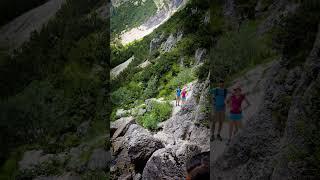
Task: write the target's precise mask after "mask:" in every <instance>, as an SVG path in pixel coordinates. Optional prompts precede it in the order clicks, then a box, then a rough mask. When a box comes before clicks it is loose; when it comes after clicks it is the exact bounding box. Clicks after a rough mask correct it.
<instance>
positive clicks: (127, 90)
mask: <svg viewBox="0 0 320 180" xmlns="http://www.w3.org/2000/svg"><path fill="white" fill-rule="evenodd" d="M141 95H142V87H141V84H139V83H136V82H130V83H129V84H128V85H127V86H123V87H120V88H119V89H117V90H116V91H114V92H112V93H111V101H112V103H113V104H115V105H116V106H120V107H131V106H130V104H132V103H134V102H135V101H136V100H137V99H139V98H140V97H141Z"/></svg>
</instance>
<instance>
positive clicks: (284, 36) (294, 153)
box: [211, 0, 320, 180]
mask: <svg viewBox="0 0 320 180" xmlns="http://www.w3.org/2000/svg"><path fill="white" fill-rule="evenodd" d="M254 2H255V3H253V4H252V6H251V8H252V9H251V10H252V14H251V17H249V16H250V14H246V18H248V19H250V18H251V19H252V18H253V17H263V19H262V21H261V23H260V26H259V28H258V31H257V33H260V34H264V33H267V32H273V33H274V34H272V36H273V37H274V41H273V44H274V45H275V46H276V47H277V48H279V49H278V50H279V51H278V52H279V53H280V59H278V60H275V61H274V63H272V64H271V66H270V68H269V70H267V71H266V72H263V74H264V78H262V79H261V82H259V83H262V84H263V86H259V89H260V90H259V91H261V92H262V94H261V95H260V96H259V97H261V102H260V103H259V104H260V106H257V107H256V109H255V110H250V111H248V112H250V113H253V114H252V115H251V116H248V118H246V123H245V124H246V125H245V127H244V128H243V130H242V131H240V132H239V133H238V134H237V135H236V136H235V138H234V139H233V140H232V141H231V144H230V145H229V146H227V147H225V148H223V150H222V152H221V151H220V152H218V153H219V154H218V156H215V158H214V159H213V161H211V178H212V179H276V180H277V179H317V178H318V177H319V173H318V172H317V171H318V170H319V166H318V165H319V159H318V158H317V155H316V154H318V153H319V150H318V147H319V144H318V140H316V139H318V137H319V134H318V133H317V131H318V129H319V128H318V121H319V118H318V117H317V115H318V114H319V102H320V101H319V96H318V94H319V86H318V84H319V70H320V68H319V67H320V61H319V60H320V56H319V52H320V46H319V42H320V39H319V37H320V26H319V22H320V18H319V17H320V16H319V14H318V13H317V12H318V11H319V8H320V6H319V4H318V3H313V2H311V1H304V2H295V1H285V0H283V1H271V2H269V3H270V4H264V5H263V6H264V7H265V8H261V7H262V4H263V3H266V1H254ZM247 5H248V4H247ZM248 6H249V5H248ZM224 7H225V9H224V11H225V13H224V15H225V16H226V17H228V18H230V19H233V21H234V23H235V24H237V23H239V19H240V22H241V18H235V17H239V16H241V10H242V9H241V8H240V7H243V6H239V5H237V3H236V2H235V1H227V3H225V6H224ZM263 9H264V10H263ZM248 10H249V11H248ZM246 12H250V8H249V9H247V11H246ZM307 17H308V18H307ZM310 17H313V18H310ZM306 19H308V21H306ZM304 26H309V27H311V29H310V31H308V33H307V34H305V33H304V31H303V30H302V29H304ZM279 45H280V46H279ZM248 80H250V79H248ZM240 82H241V80H240ZM248 85H250V83H249V84H246V85H244V86H248ZM249 97H250V95H249ZM215 148H219V145H217V144H215V146H213V148H212V150H213V151H214V150H215ZM212 153H215V152H212ZM215 155H217V154H215Z"/></svg>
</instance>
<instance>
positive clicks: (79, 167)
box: [0, 0, 110, 180]
mask: <svg viewBox="0 0 320 180" xmlns="http://www.w3.org/2000/svg"><path fill="white" fill-rule="evenodd" d="M60 6H61V8H60ZM108 7H109V5H108V3H106V1H103V0H90V1H87V0H67V1H54V0H53V1H49V2H48V3H47V4H44V5H43V6H40V7H38V8H36V9H34V10H31V11H29V12H27V13H26V14H24V15H22V16H20V17H18V18H17V19H16V20H14V21H13V22H11V23H9V24H8V25H7V26H5V27H6V29H5V30H6V32H8V33H7V34H10V36H11V37H13V38H17V39H16V40H17V41H15V40H14V39H9V40H10V42H18V40H19V42H22V41H24V43H23V44H22V45H21V46H16V49H14V50H12V49H1V53H0V61H1V63H0V64H1V65H0V77H1V80H0V86H1V88H0V89H1V92H0V107H1V112H0V114H1V115H0V141H1V150H0V151H1V152H0V179H16V180H19V179H106V178H107V177H108V171H109V168H108V162H109V160H110V153H109V152H108V149H109V148H108V146H109V143H108V142H109V141H108V139H109V136H108V134H109V132H108V126H109V121H108V117H109V115H110V113H109V112H110V105H109V103H110V101H109V100H108V98H107V95H108V93H109V86H108V83H109V79H108V77H107V76H108V73H109V67H108V63H107V62H109V60H110V57H109V51H108V50H107V46H106V42H109V33H108V32H106V29H108V27H109V21H108V20H107V17H108V16H109V13H108V12H109V8H108ZM56 12H57V13H56ZM54 14H55V15H54ZM49 16H51V17H49ZM49 19H50V20H49ZM20 25H21V26H20ZM42 25H43V26H42ZM15 28H17V29H15ZM34 28H38V29H37V31H36V32H34V33H31V34H28V33H29V30H30V31H31V30H32V29H34ZM15 30H17V32H14V31H15ZM7 34H1V35H0V36H1V39H6V36H7ZM15 36H16V37H15ZM22 37H23V38H22ZM25 37H31V38H30V39H28V38H25ZM19 38H21V39H19ZM20 40H21V41H20ZM6 45H8V44H7V42H1V46H2V47H4V46H6ZM107 72H108V73H107Z"/></svg>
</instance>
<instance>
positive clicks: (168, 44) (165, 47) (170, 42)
mask: <svg viewBox="0 0 320 180" xmlns="http://www.w3.org/2000/svg"><path fill="white" fill-rule="evenodd" d="M182 36H183V32H178V33H177V34H176V35H175V34H170V36H169V37H168V38H167V40H166V41H165V42H164V43H162V44H161V47H160V48H161V51H163V52H169V51H170V50H171V49H172V48H173V47H174V46H175V45H176V44H177V42H179V41H180V40H181V38H182Z"/></svg>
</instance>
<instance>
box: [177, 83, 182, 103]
mask: <svg viewBox="0 0 320 180" xmlns="http://www.w3.org/2000/svg"><path fill="white" fill-rule="evenodd" d="M180 97H181V89H180V87H179V86H178V88H177V90H176V106H180V104H179V103H180Z"/></svg>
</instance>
